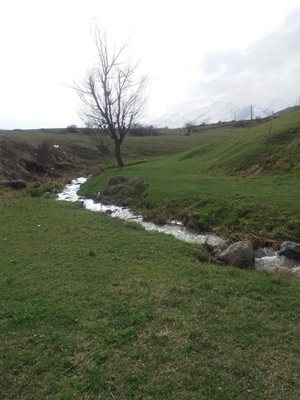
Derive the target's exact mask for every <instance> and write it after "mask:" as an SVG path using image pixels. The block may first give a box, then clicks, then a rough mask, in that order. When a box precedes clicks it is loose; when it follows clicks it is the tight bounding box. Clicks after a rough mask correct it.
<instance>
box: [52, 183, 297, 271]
mask: <svg viewBox="0 0 300 400" xmlns="http://www.w3.org/2000/svg"><path fill="white" fill-rule="evenodd" d="M86 181H87V178H84V177H81V178H77V179H73V180H72V182H71V183H70V184H68V185H66V186H65V188H64V189H63V191H62V192H61V193H59V194H58V198H57V200H64V201H70V202H79V203H81V204H82V205H83V207H85V208H86V209H87V210H90V211H94V212H98V213H102V214H106V215H109V216H110V217H112V218H119V219H122V220H125V221H134V222H136V223H138V224H140V225H142V226H143V228H144V229H145V230H147V231H157V232H163V233H165V234H168V235H173V236H175V237H176V238H177V239H179V240H182V241H185V242H188V243H199V244H203V243H207V244H209V245H211V246H222V245H224V244H226V240H224V239H222V238H220V237H218V236H216V235H214V234H211V233H202V234H197V233H193V232H190V231H188V230H187V229H186V228H185V227H184V226H183V225H182V223H181V222H179V221H170V222H169V223H166V224H164V225H157V224H154V223H153V222H148V221H144V220H143V217H142V215H138V214H135V213H133V212H132V211H131V210H130V209H129V208H127V207H119V206H116V205H113V204H102V203H98V202H97V203H96V202H95V201H94V200H92V199H86V198H84V197H81V196H79V195H78V190H79V188H80V185H81V184H83V183H85V182H86ZM295 267H300V265H299V262H298V263H297V262H296V261H294V260H291V259H288V258H287V257H284V256H280V255H279V254H278V252H277V251H276V250H274V249H272V248H269V247H267V248H260V249H258V250H256V257H255V268H256V269H262V270H268V271H272V270H274V269H278V268H284V269H291V268H295Z"/></svg>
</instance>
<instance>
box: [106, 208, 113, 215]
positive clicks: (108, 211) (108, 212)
mask: <svg viewBox="0 0 300 400" xmlns="http://www.w3.org/2000/svg"><path fill="white" fill-rule="evenodd" d="M112 213H113V211H112V210H111V209H110V208H109V209H108V210H106V211H105V214H108V215H111V214H112Z"/></svg>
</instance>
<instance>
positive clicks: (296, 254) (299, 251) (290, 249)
mask: <svg viewBox="0 0 300 400" xmlns="http://www.w3.org/2000/svg"><path fill="white" fill-rule="evenodd" d="M279 254H280V255H282V256H286V257H288V258H293V259H294V260H300V244H299V243H296V242H289V241H286V242H283V243H282V244H281V246H280V249H279Z"/></svg>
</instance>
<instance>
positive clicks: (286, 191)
mask: <svg viewBox="0 0 300 400" xmlns="http://www.w3.org/2000/svg"><path fill="white" fill-rule="evenodd" d="M147 140H149V141H150V140H152V141H153V142H155V143H156V144H157V143H159V146H160V147H161V148H163V147H164V146H163V144H162V143H163V142H164V141H166V142H165V143H168V145H169V146H170V147H171V146H172V147H173V146H174V148H176V151H177V152H176V154H173V155H172V154H168V156H165V157H161V158H160V159H156V160H153V161H151V162H147V163H143V164H137V165H130V166H128V167H126V168H124V169H122V170H120V169H110V170H108V171H106V172H105V173H102V174H101V175H98V176H97V175H96V176H94V177H93V178H92V179H90V180H89V181H88V182H87V183H86V184H85V185H84V186H83V188H82V192H81V193H82V194H84V195H87V196H91V195H92V194H93V193H94V192H97V191H104V190H105V188H106V185H107V182H108V180H109V178H110V177H111V176H112V175H117V174H124V175H125V176H126V177H128V178H130V177H134V176H138V177H140V178H142V179H143V180H144V181H145V182H146V183H147V184H148V187H147V189H146V190H145V191H144V192H143V193H142V194H141V195H140V196H139V197H138V198H135V199H132V201H131V205H132V206H133V207H137V208H139V209H140V210H142V211H143V212H144V213H145V214H149V215H150V216H152V218H156V219H160V220H164V219H168V218H170V217H171V218H177V219H178V218H179V219H182V220H183V221H185V222H186V223H187V224H188V225H189V226H191V227H194V228H196V229H200V230H204V231H205V230H216V231H218V232H221V233H223V234H226V235H229V236H231V237H234V238H241V237H243V238H244V237H250V238H253V239H256V240H257V241H259V242H263V241H265V240H269V239H278V240H282V239H287V238H290V239H292V240H299V239H300V207H299V198H300V184H299V181H300V112H299V111H298V112H293V113H289V114H287V115H285V116H283V117H281V118H278V119H274V120H272V121H269V122H266V123H263V124H258V125H256V126H254V127H251V128H238V129H237V128H235V129H233V128H219V129H217V128H216V129H208V130H207V131H203V132H200V133H195V134H193V135H192V136H188V137H186V136H183V135H181V136H174V137H162V138H159V139H156V138H147ZM159 140H160V141H161V142H159ZM141 142H142V141H140V143H141ZM180 142H181V144H182V148H181V150H182V151H179V147H180V145H179V143H180ZM183 143H184V145H183ZM187 144H189V145H192V146H191V147H192V149H188V150H186V147H187ZM143 145H144V146H145V149H146V148H147V145H146V143H144V144H143ZM150 148H151V147H150ZM165 153H166V151H165Z"/></svg>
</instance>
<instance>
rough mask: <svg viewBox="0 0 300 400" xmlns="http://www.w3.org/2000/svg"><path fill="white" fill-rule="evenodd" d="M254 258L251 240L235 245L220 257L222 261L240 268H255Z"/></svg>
mask: <svg viewBox="0 0 300 400" xmlns="http://www.w3.org/2000/svg"><path fill="white" fill-rule="evenodd" d="M254 257H255V254H254V248H253V245H252V243H251V242H250V241H249V240H246V241H241V242H236V243H233V244H231V245H230V246H229V247H227V249H226V250H224V251H222V253H220V254H219V255H218V259H219V260H220V261H223V262H224V263H226V264H230V265H233V266H235V267H240V268H251V267H253V265H254Z"/></svg>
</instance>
